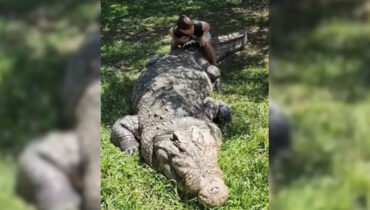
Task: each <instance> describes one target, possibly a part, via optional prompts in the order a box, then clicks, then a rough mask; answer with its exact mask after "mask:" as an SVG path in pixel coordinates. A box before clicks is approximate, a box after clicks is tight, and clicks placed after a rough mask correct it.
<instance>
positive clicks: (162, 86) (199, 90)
mask: <svg viewBox="0 0 370 210" xmlns="http://www.w3.org/2000/svg"><path fill="white" fill-rule="evenodd" d="M225 43H226V44H225ZM244 44H246V36H239V37H237V38H235V37H232V40H231V41H227V42H224V43H221V44H216V45H215V49H216V54H217V55H218V58H219V59H221V58H224V57H225V56H226V55H228V54H229V53H230V52H235V51H237V50H240V49H241V48H242V47H243V45H244ZM227 46H228V47H227ZM219 76H220V73H219V70H218V68H217V67H215V66H212V65H210V64H209V63H208V61H207V60H205V58H204V56H203V54H202V52H201V50H200V48H199V47H198V46H197V45H191V46H188V48H186V49H177V50H175V51H173V52H171V53H170V54H169V55H166V56H164V57H158V56H156V57H154V58H152V59H150V60H149V62H148V66H147V70H146V71H144V72H143V73H142V75H141V76H140V78H139V79H138V82H137V83H136V84H135V86H134V90H133V97H132V102H133V108H134V109H135V110H136V112H137V116H126V117H125V118H126V120H124V119H125V118H121V119H119V120H118V121H117V122H116V123H115V125H114V126H113V130H112V138H111V140H112V141H113V143H114V144H115V145H117V146H119V147H120V148H121V149H122V150H123V151H126V152H128V153H131V151H133V150H132V148H133V147H135V146H134V145H135V144H137V147H138V146H139V142H138V141H137V140H140V151H141V155H142V156H143V158H144V160H145V161H146V163H147V164H148V165H150V166H151V167H152V168H154V169H156V170H158V171H159V172H161V173H163V174H164V175H165V176H166V177H167V178H169V179H174V180H176V182H177V185H178V187H179V189H180V190H182V191H184V192H186V193H189V194H193V195H197V196H198V199H199V200H200V201H201V202H202V203H204V204H206V205H208V206H221V205H223V204H224V203H225V202H226V201H227V198H228V189H227V186H226V185H225V182H224V177H223V174H222V171H221V169H220V168H219V166H218V152H219V150H220V148H221V144H222V134H221V131H220V129H219V128H218V127H217V125H216V124H215V123H214V122H218V123H219V124H221V125H225V124H229V123H231V110H230V108H228V107H227V105H226V104H225V103H224V102H222V101H218V100H214V99H212V98H211V97H210V94H211V92H212V90H213V84H212V82H215V81H216V80H217V79H219V78H218V77H219ZM135 119H136V120H137V122H133V120H135ZM134 125H138V126H136V127H135V126H134Z"/></svg>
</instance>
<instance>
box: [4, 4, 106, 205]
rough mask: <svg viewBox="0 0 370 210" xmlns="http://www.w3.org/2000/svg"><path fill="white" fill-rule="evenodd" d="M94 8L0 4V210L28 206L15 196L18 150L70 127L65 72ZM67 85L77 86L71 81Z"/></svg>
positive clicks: (91, 23) (97, 8)
mask: <svg viewBox="0 0 370 210" xmlns="http://www.w3.org/2000/svg"><path fill="white" fill-rule="evenodd" d="M99 12H100V2H97V1H87V0H75V1H55V0H51V1H36V0H30V1H27V2H20V1H10V0H4V1H1V2H0V107H1V109H0V128H1V132H0V189H2V193H1V195H0V209H15V210H17V209H33V207H32V206H31V205H30V204H26V203H25V202H24V201H23V199H21V198H20V197H18V196H17V195H16V194H15V190H14V186H15V178H16V174H17V172H16V168H17V166H16V161H17V159H18V156H19V154H20V153H21V151H23V150H24V148H25V147H26V146H27V145H29V143H30V140H31V139H35V138H36V137H40V136H43V135H45V134H46V133H47V132H49V131H50V130H57V129H58V130H59V129H72V127H74V126H75V125H72V124H73V123H71V122H70V119H67V118H68V117H65V116H67V115H68V114H66V113H63V112H62V110H63V109H64V108H63V107H64V106H65V101H64V99H65V97H64V99H63V97H62V95H61V94H62V90H63V86H65V85H64V82H65V79H66V70H67V69H68V68H69V69H71V65H72V68H73V64H71V60H76V58H77V57H79V52H80V51H79V50H80V48H81V46H82V44H84V43H86V40H85V39H86V37H87V36H86V34H88V33H89V31H92V28H94V25H95V28H96V27H98V26H97V23H96V22H97V19H98V17H99ZM98 45H99V44H98ZM96 49H97V50H96V52H95V55H96V56H99V51H98V48H96ZM91 51H92V50H91ZM76 65H77V66H78V65H79V66H81V63H77V64H76ZM97 65H98V66H99V64H97ZM75 68H77V67H75ZM91 68H92V67H87V68H86V69H91ZM68 85H69V88H70V89H76V90H78V89H80V90H81V84H78V83H77V82H76V83H71V84H68ZM77 85H78V86H77ZM76 90H75V91H76ZM95 95H96V97H95V96H94V97H93V98H97V99H99V96H98V95H97V94H95ZM67 98H68V96H67ZM77 98H78V97H77ZM74 100H75V101H78V99H74ZM96 101H98V100H96ZM93 104H94V103H93ZM96 105H97V104H96ZM70 115H73V114H72V113H70ZM98 143H99V142H96V144H98ZM58 147H59V143H57V144H56V145H55V148H58ZM59 149H60V148H59ZM68 155H69V153H68V152H67V153H66V154H64V156H68ZM97 157H99V156H97ZM29 165H30V167H33V166H35V167H36V164H35V165H33V163H31V164H29ZM38 172H39V173H40V174H39V175H42V172H43V171H42V170H41V171H40V170H39V171H38ZM20 175H21V176H22V173H20ZM55 183H57V181H55ZM20 188H21V190H23V191H27V190H28V189H27V187H25V186H23V187H22V185H21V186H20ZM32 193H34V192H32Z"/></svg>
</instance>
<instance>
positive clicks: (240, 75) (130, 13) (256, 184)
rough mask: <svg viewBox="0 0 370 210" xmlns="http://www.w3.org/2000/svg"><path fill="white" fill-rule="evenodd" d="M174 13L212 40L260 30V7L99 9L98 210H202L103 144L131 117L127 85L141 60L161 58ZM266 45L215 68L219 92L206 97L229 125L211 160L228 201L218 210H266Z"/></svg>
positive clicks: (263, 12)
mask: <svg viewBox="0 0 370 210" xmlns="http://www.w3.org/2000/svg"><path fill="white" fill-rule="evenodd" d="M181 11H186V12H188V13H189V14H191V15H193V16H194V17H196V18H199V19H201V20H206V21H208V22H210V24H211V27H212V29H211V33H212V34H213V35H221V34H226V33H228V32H234V31H237V30H240V29H244V28H245V27H254V28H255V29H256V28H257V27H259V28H260V29H261V28H264V27H266V26H268V1H214V0H207V1H158V0H156V1H135V2H132V3H131V2H130V1H106V0H103V1H102V34H101V37H102V47H101V54H102V96H101V97H102V128H101V130H102V142H101V145H102V150H101V170H102V183H101V187H102V204H101V207H102V209H206V208H207V207H205V206H203V205H202V204H200V203H199V202H198V201H197V200H196V199H194V198H189V197H187V196H186V195H183V194H181V193H180V192H177V190H176V187H175V183H174V182H173V181H171V180H167V179H166V178H165V177H164V176H163V175H161V174H159V173H157V172H155V171H153V170H152V169H151V168H149V167H148V166H147V165H145V164H144V163H143V160H141V159H140V157H139V154H135V155H133V156H128V155H126V154H124V153H122V152H121V151H120V150H119V149H118V148H116V147H114V146H113V145H112V144H111V143H110V141H109V138H110V128H111V126H112V124H113V123H114V122H115V120H117V119H118V118H119V117H121V116H124V115H127V114H132V112H131V109H130V97H131V90H132V85H133V84H134V82H135V81H136V79H137V78H138V76H139V75H140V73H141V71H142V70H143V69H144V68H145V63H146V59H148V58H149V57H150V56H152V55H154V54H160V55H163V54H166V53H168V52H169V42H170V39H169V37H168V35H167V31H168V28H169V27H170V26H171V25H172V24H173V23H174V22H175V21H176V19H177V16H178V15H179V13H180V12H181ZM257 29H258V28H257ZM257 31H259V30H257ZM259 41H261V40H259ZM267 45H268V43H267V40H266V38H265V39H262V43H261V42H258V40H257V41H254V40H251V43H250V44H248V46H247V47H246V49H245V50H243V51H242V52H240V53H238V54H237V55H234V56H231V57H230V58H228V59H226V60H225V61H223V63H222V64H221V71H222V77H223V79H224V82H225V88H224V89H223V90H221V91H220V92H217V93H214V97H215V98H217V99H221V100H223V101H225V102H226V103H227V104H229V105H230V106H231V108H232V111H233V124H232V126H230V127H228V128H226V129H224V130H223V134H224V139H225V142H224V144H223V147H222V151H221V153H220V157H219V164H220V166H221V169H222V171H223V172H224V174H225V177H226V184H227V185H228V187H229V190H230V193H229V194H230V198H229V200H228V202H227V204H226V205H225V206H224V207H221V208H219V209H268V206H269V205H268V149H267V148H268V98H267V95H268V61H267V58H268V46H267Z"/></svg>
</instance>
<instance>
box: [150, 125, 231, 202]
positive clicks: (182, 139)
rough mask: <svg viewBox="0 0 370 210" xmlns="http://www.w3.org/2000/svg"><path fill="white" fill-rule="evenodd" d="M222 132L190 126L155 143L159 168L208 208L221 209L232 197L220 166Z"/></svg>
mask: <svg viewBox="0 0 370 210" xmlns="http://www.w3.org/2000/svg"><path fill="white" fill-rule="evenodd" d="M221 138H222V136H221V131H220V130H219V128H218V127H217V126H216V125H214V124H213V123H205V122H200V121H198V120H194V123H186V124H182V125H180V126H177V127H176V129H175V131H174V132H172V133H170V134H166V135H162V136H157V138H155V141H154V151H155V154H156V163H157V168H158V170H159V171H161V172H162V173H163V174H164V175H165V176H166V177H167V178H170V179H175V180H176V183H177V185H178V188H179V189H180V190H182V191H184V192H186V193H189V194H193V195H196V196H197V197H198V199H199V201H200V202H202V203H204V204H206V205H208V206H221V205H223V204H224V203H225V202H226V201H227V198H228V190H227V186H226V185H225V182H224V177H223V174H222V171H221V169H220V168H219V166H218V158H217V156H218V151H219V150H220V147H221V143H222V140H221Z"/></svg>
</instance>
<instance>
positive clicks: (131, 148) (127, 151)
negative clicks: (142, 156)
mask: <svg viewBox="0 0 370 210" xmlns="http://www.w3.org/2000/svg"><path fill="white" fill-rule="evenodd" d="M138 151H139V146H134V147H130V148H128V149H125V150H123V152H125V153H126V154H128V155H133V154H134V153H136V152H138Z"/></svg>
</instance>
